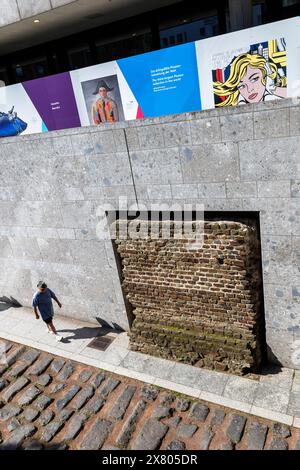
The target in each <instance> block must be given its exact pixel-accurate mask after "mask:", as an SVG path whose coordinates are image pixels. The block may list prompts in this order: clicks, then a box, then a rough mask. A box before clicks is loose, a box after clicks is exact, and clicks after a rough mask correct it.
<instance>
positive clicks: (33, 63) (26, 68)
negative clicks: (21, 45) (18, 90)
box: [12, 57, 49, 83]
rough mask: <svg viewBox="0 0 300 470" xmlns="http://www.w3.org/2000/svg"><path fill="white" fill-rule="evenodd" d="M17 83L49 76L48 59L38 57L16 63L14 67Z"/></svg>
mask: <svg viewBox="0 0 300 470" xmlns="http://www.w3.org/2000/svg"><path fill="white" fill-rule="evenodd" d="M12 71H13V74H14V79H15V82H16V83H18V82H24V81H27V80H33V79H35V78H41V77H45V76H46V75H49V67H48V62H47V59H46V57H37V58H33V59H28V60H26V61H20V62H15V63H13V65H12Z"/></svg>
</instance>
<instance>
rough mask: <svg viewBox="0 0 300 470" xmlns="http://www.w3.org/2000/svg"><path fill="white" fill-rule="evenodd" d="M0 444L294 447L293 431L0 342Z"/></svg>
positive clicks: (298, 441) (297, 436)
mask: <svg viewBox="0 0 300 470" xmlns="http://www.w3.org/2000/svg"><path fill="white" fill-rule="evenodd" d="M0 350H2V351H3V350H4V351H6V355H5V361H4V356H2V362H0V433H1V434H0V442H1V443H0V449H1V450H10V449H11V450H12V449H16V448H19V449H25V450H27V449H28V450H29V449H30V450H37V449H38V450H39V449H62V450H64V449H70V450H72V449H79V450H80V449H82V450H84V449H102V450H115V449H116V450H118V449H143V450H156V449H171V450H184V449H187V450H206V449H214V450H215V449H219V450H233V449H258V450H260V449H278V450H288V449H298V450H300V429H296V428H291V427H289V426H286V425H284V424H279V423H275V422H271V421H267V420H264V419H260V418H256V417H255V416H251V415H247V414H244V413H240V412H235V411H234V410H230V409H226V408H223V407H220V406H217V405H211V404H209V403H205V402H203V401H200V400H195V399H192V398H189V397H186V396H183V395H179V394H176V393H173V392H168V391H167V390H162V389H160V388H157V387H154V386H150V385H145V384H144V383H142V382H138V381H136V380H132V379H128V378H125V377H121V376H117V375H114V374H111V373H108V372H104V371H102V370H100V369H96V368H94V367H89V366H86V365H83V364H80V363H77V362H73V361H70V360H66V359H63V358H61V357H58V356H54V355H52V354H48V353H45V352H41V351H38V350H35V349H33V348H30V347H26V346H23V345H20V344H15V343H11V342H8V341H1V340H0Z"/></svg>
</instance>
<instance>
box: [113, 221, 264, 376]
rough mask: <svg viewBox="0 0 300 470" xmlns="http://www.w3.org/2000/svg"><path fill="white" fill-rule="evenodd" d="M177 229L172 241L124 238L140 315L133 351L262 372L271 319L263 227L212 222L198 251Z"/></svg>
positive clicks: (126, 269)
mask: <svg viewBox="0 0 300 470" xmlns="http://www.w3.org/2000/svg"><path fill="white" fill-rule="evenodd" d="M121 223H122V224H123V225H124V222H121ZM125 223H126V222H125ZM152 224H154V225H155V224H158V222H155V223H153V222H152ZM172 224H173V227H172V228H173V230H172V231H171V238H170V239H160V238H157V239H156V240H155V239H154V240H152V239H151V238H148V239H140V240H134V239H129V240H122V239H118V238H117V239H116V245H117V250H118V252H119V254H120V257H121V260H122V266H123V268H122V274H123V275H122V277H123V289H124V292H125V293H126V297H127V299H128V300H129V302H130V304H131V305H132V308H133V315H134V316H135V319H134V321H133V325H132V329H131V333H130V345H131V349H133V350H135V351H140V352H143V353H147V354H150V355H154V356H160V357H163V358H166V359H174V360H177V361H182V362H185V363H190V364H194V365H197V366H200V367H203V366H204V367H208V368H211V369H217V370H229V371H231V372H234V373H239V374H242V373H244V372H247V371H249V370H252V371H253V370H258V368H259V365H260V362H261V346H262V345H261V342H262V341H263V338H264V319H263V313H262V308H261V288H262V286H261V250H260V243H259V237H258V233H257V230H256V227H255V224H244V223H239V222H232V221H224V222H215V221H212V222H205V224H204V242H203V244H202V246H201V247H199V248H198V249H197V250H191V245H190V244H189V241H188V240H186V239H174V223H172ZM152 227H153V225H152Z"/></svg>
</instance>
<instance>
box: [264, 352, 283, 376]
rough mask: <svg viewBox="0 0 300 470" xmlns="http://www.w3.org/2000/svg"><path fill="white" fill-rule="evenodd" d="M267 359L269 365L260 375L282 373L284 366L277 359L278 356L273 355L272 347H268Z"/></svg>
mask: <svg viewBox="0 0 300 470" xmlns="http://www.w3.org/2000/svg"><path fill="white" fill-rule="evenodd" d="M267 358H268V364H266V365H265V366H264V367H263V368H262V370H261V372H260V375H276V374H279V372H281V371H282V368H283V365H282V363H281V362H280V361H279V359H278V358H277V356H276V355H275V354H274V353H273V351H272V349H271V348H270V346H268V345H267Z"/></svg>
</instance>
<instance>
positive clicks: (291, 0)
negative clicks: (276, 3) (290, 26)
mask: <svg viewBox="0 0 300 470" xmlns="http://www.w3.org/2000/svg"><path fill="white" fill-rule="evenodd" d="M297 3H300V0H282V6H283V7H291V6H293V5H297Z"/></svg>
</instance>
